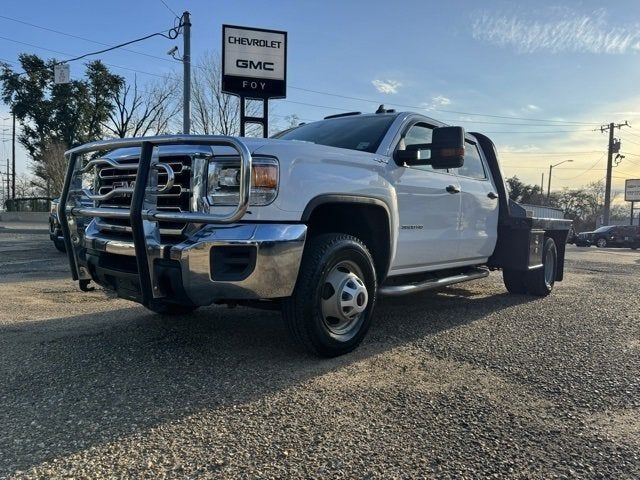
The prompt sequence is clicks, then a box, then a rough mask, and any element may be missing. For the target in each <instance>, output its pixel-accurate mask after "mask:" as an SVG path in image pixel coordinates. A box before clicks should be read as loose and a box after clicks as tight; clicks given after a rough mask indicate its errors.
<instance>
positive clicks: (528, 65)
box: [0, 0, 640, 192]
mask: <svg viewBox="0 0 640 480" xmlns="http://www.w3.org/2000/svg"><path fill="white" fill-rule="evenodd" d="M165 4H166V5H165ZM603 5H604V4H603V3H602V2H596V1H572V2H569V1H565V2H559V1H545V0H539V1H536V2H511V1H500V0H486V1H483V2H478V1H472V0H469V1H466V0H465V1H462V0H460V1H457V0H449V1H446V2H442V1H440V2H436V1H426V0H421V1H420V0H415V1H408V0H404V1H403V0H396V1H395V2H389V1H388V0H385V1H379V0H366V1H365V0H353V1H346V0H342V1H334V0H322V1H301V0H297V1H288V0H287V1H275V0H272V1H270V2H265V1H254V0H245V1H242V2H238V1H232V0H215V1H213V0H211V1H207V0H164V3H163V1H162V0H137V1H131V0H129V1H121V0H111V1H109V2H102V1H100V2H98V1H88V0H85V1H78V0H58V1H56V2H51V1H49V0H47V1H45V0H21V1H19V2H18V1H15V0H4V1H3V2H2V6H3V8H2V9H1V10H0V61H8V62H16V60H17V56H18V54H20V53H21V52H28V53H36V54H39V55H41V56H44V57H55V58H57V59H64V58H69V56H71V55H73V56H76V55H81V54H84V53H88V52H91V51H95V50H99V49H101V48H104V46H103V45H101V44H107V45H113V44H117V43H121V42H124V41H127V40H130V39H133V38H137V37H140V36H143V35H145V34H148V33H152V32H156V31H160V30H165V29H168V28H170V27H171V26H173V22H174V20H175V17H174V13H173V12H175V13H177V14H178V15H179V14H180V13H181V12H182V11H184V10H188V11H189V12H191V15H192V25H193V26H192V42H191V43H192V56H193V59H194V61H197V60H198V59H199V58H202V57H203V56H204V55H205V54H206V53H207V52H210V53H214V54H216V55H217V54H219V52H220V41H221V25H222V24H225V23H226V24H234V25H245V26H253V27H262V28H271V29H277V30H285V31H287V32H288V40H289V45H288V90H287V98H286V99H283V100H273V101H271V103H270V109H271V111H272V112H273V113H274V114H275V115H277V117H276V120H277V121H284V117H286V116H287V115H291V114H296V115H298V117H300V119H302V120H303V121H310V120H317V119H321V118H322V117H324V116H326V115H330V114H335V113H339V112H341V111H363V112H372V111H374V110H375V109H376V108H377V106H378V104H380V103H384V104H385V105H386V106H387V107H388V108H396V109H398V110H401V111H404V110H410V111H418V112H421V113H424V114H426V115H428V116H430V117H433V118H436V119H438V120H441V121H445V122H447V123H449V124H455V125H462V126H464V127H465V128H467V130H469V131H479V132H482V133H486V134H487V135H489V136H490V137H491V138H492V139H493V140H494V142H495V143H496V145H497V146H498V150H499V153H500V158H501V162H502V165H503V168H504V170H505V173H506V174H507V175H508V176H511V175H518V177H520V178H521V179H522V180H524V181H526V182H529V183H536V184H539V183H540V182H541V175H542V174H543V173H544V174H545V184H544V186H545V189H546V186H547V175H548V170H549V166H550V165H551V164H557V163H560V162H563V161H564V160H572V162H565V163H563V164H562V165H559V166H557V167H556V168H554V171H553V183H552V190H556V189H560V188H562V187H571V188H576V187H579V186H582V185H585V184H587V183H589V182H592V181H597V180H600V179H602V178H604V176H605V169H606V147H607V142H608V137H607V133H606V132H605V133H603V132H601V131H600V126H601V125H602V124H608V123H610V122H616V123H624V122H625V121H628V122H629V124H630V125H631V127H630V128H627V127H625V128H623V129H620V130H616V131H615V135H616V137H617V138H620V139H621V141H622V148H621V153H622V154H623V155H625V158H624V159H623V160H622V162H621V163H620V164H619V165H618V166H617V167H615V168H614V173H613V176H614V178H613V185H614V191H616V192H621V191H622V190H623V188H624V180H625V178H640V91H639V89H640V81H639V80H640V78H639V76H640V75H639V74H640V62H639V60H640V2H638V1H637V0H621V1H618V2H615V3H609V4H608V5H607V6H603ZM172 11H173V12H172ZM19 22H26V23H29V24H32V25H27V24H25V23H19ZM33 25H35V26H33ZM36 26H37V27H41V28H37V27H36ZM42 27H43V28H44V29H43V28H42ZM45 29H50V30H56V31H57V32H63V33H66V34H67V35H66V36H65V35H63V34H61V33H56V32H52V31H50V30H45ZM68 35H75V36H76V37H82V38H84V39H86V40H83V39H79V38H73V37H70V36H68ZM89 40H90V41H89ZM96 42H99V43H100V44H99V43H96ZM181 42H182V38H181V37H179V38H178V39H177V40H173V41H172V40H168V39H164V38H158V37H156V38H153V39H150V40H147V41H144V42H141V43H138V44H136V45H133V46H131V47H128V48H129V49H131V50H134V51H135V52H130V51H124V50H116V51H113V52H109V53H105V54H102V55H99V56H97V57H94V58H101V59H102V60H103V61H104V62H105V63H107V64H108V65H109V67H110V68H112V70H113V71H114V72H115V73H118V74H120V75H123V76H124V77H127V78H128V79H133V78H134V76H135V77H137V79H138V81H139V82H141V83H145V82H153V81H159V79H161V77H162V76H163V75H166V74H167V73H169V72H171V71H176V72H179V71H180V70H181V65H180V64H179V63H178V62H176V61H174V60H172V59H171V58H170V57H169V56H168V55H167V54H166V52H167V51H168V50H169V49H170V48H171V47H173V46H174V45H177V46H178V47H180V51H181V46H182V45H181ZM54 51H55V52H54ZM145 54H146V55H145ZM82 73H83V64H82V62H74V63H73V64H72V66H71V76H72V78H80V77H81V76H82ZM7 116H8V108H7V106H5V105H0V139H1V140H2V146H1V147H0V154H2V159H4V158H6V157H7V156H8V155H10V143H9V142H8V141H7V139H8V138H9V137H8V136H7V134H8V133H10V132H9V131H8V130H7V129H9V128H10V121H9V120H8V119H6V117H7ZM17 158H18V168H17V170H18V172H25V171H27V169H28V163H29V160H28V158H27V157H26V155H25V153H24V151H23V150H22V149H21V148H20V149H18V155H17ZM0 170H3V169H2V167H1V166H0Z"/></svg>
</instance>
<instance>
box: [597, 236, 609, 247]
mask: <svg viewBox="0 0 640 480" xmlns="http://www.w3.org/2000/svg"><path fill="white" fill-rule="evenodd" d="M596 246H597V247H598V248H605V247H606V246H607V239H606V238H599V239H598V241H597V242H596Z"/></svg>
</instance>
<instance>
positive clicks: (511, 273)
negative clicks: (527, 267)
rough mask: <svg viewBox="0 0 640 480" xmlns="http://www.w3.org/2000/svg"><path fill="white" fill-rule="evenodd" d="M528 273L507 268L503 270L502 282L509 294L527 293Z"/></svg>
mask: <svg viewBox="0 0 640 480" xmlns="http://www.w3.org/2000/svg"><path fill="white" fill-rule="evenodd" d="M527 273H528V272H526V271H521V270H512V269H510V268H505V269H503V270H502V281H503V282H504V286H505V287H507V291H508V292H509V293H514V294H518V295H523V294H525V293H527V283H526V281H527Z"/></svg>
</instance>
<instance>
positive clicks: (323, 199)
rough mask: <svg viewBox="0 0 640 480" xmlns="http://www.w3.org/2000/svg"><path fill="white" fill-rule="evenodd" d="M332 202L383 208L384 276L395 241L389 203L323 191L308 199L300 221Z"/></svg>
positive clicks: (305, 221)
mask: <svg viewBox="0 0 640 480" xmlns="http://www.w3.org/2000/svg"><path fill="white" fill-rule="evenodd" d="M332 203H347V204H354V205H367V206H376V207H381V208H383V209H384V211H385V214H386V216H387V228H388V229H389V245H388V247H389V255H388V257H389V258H387V261H386V265H385V277H386V275H387V273H388V272H389V269H390V268H391V258H392V256H393V252H394V248H393V246H394V241H395V238H394V230H393V224H392V222H391V210H390V208H389V205H387V203H386V202H384V201H383V200H381V199H379V198H376V197H369V196H365V195H348V194H342V193H325V194H322V195H318V196H316V197H313V198H312V199H311V200H309V203H307V206H306V207H305V208H304V211H303V212H302V218H301V220H302V222H304V223H307V222H308V221H309V219H310V218H311V215H312V213H313V211H314V210H315V209H316V208H318V207H319V206H321V205H326V204H332ZM382 280H384V278H381V279H380V281H382Z"/></svg>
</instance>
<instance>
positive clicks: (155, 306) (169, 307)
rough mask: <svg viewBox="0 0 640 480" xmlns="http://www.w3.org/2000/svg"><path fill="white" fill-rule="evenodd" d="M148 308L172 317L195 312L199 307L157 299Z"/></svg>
mask: <svg viewBox="0 0 640 480" xmlns="http://www.w3.org/2000/svg"><path fill="white" fill-rule="evenodd" d="M146 308H147V309H148V310H151V311H152V312H153V313H157V314H158V315H165V316H167V317H170V316H177V315H186V314H188V313H191V312H193V311H194V310H196V309H197V308H198V307H197V306H195V305H179V304H177V303H169V302H163V301H157V300H156V301H155V302H153V303H151V304H150V305H149V306H148V307H146Z"/></svg>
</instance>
